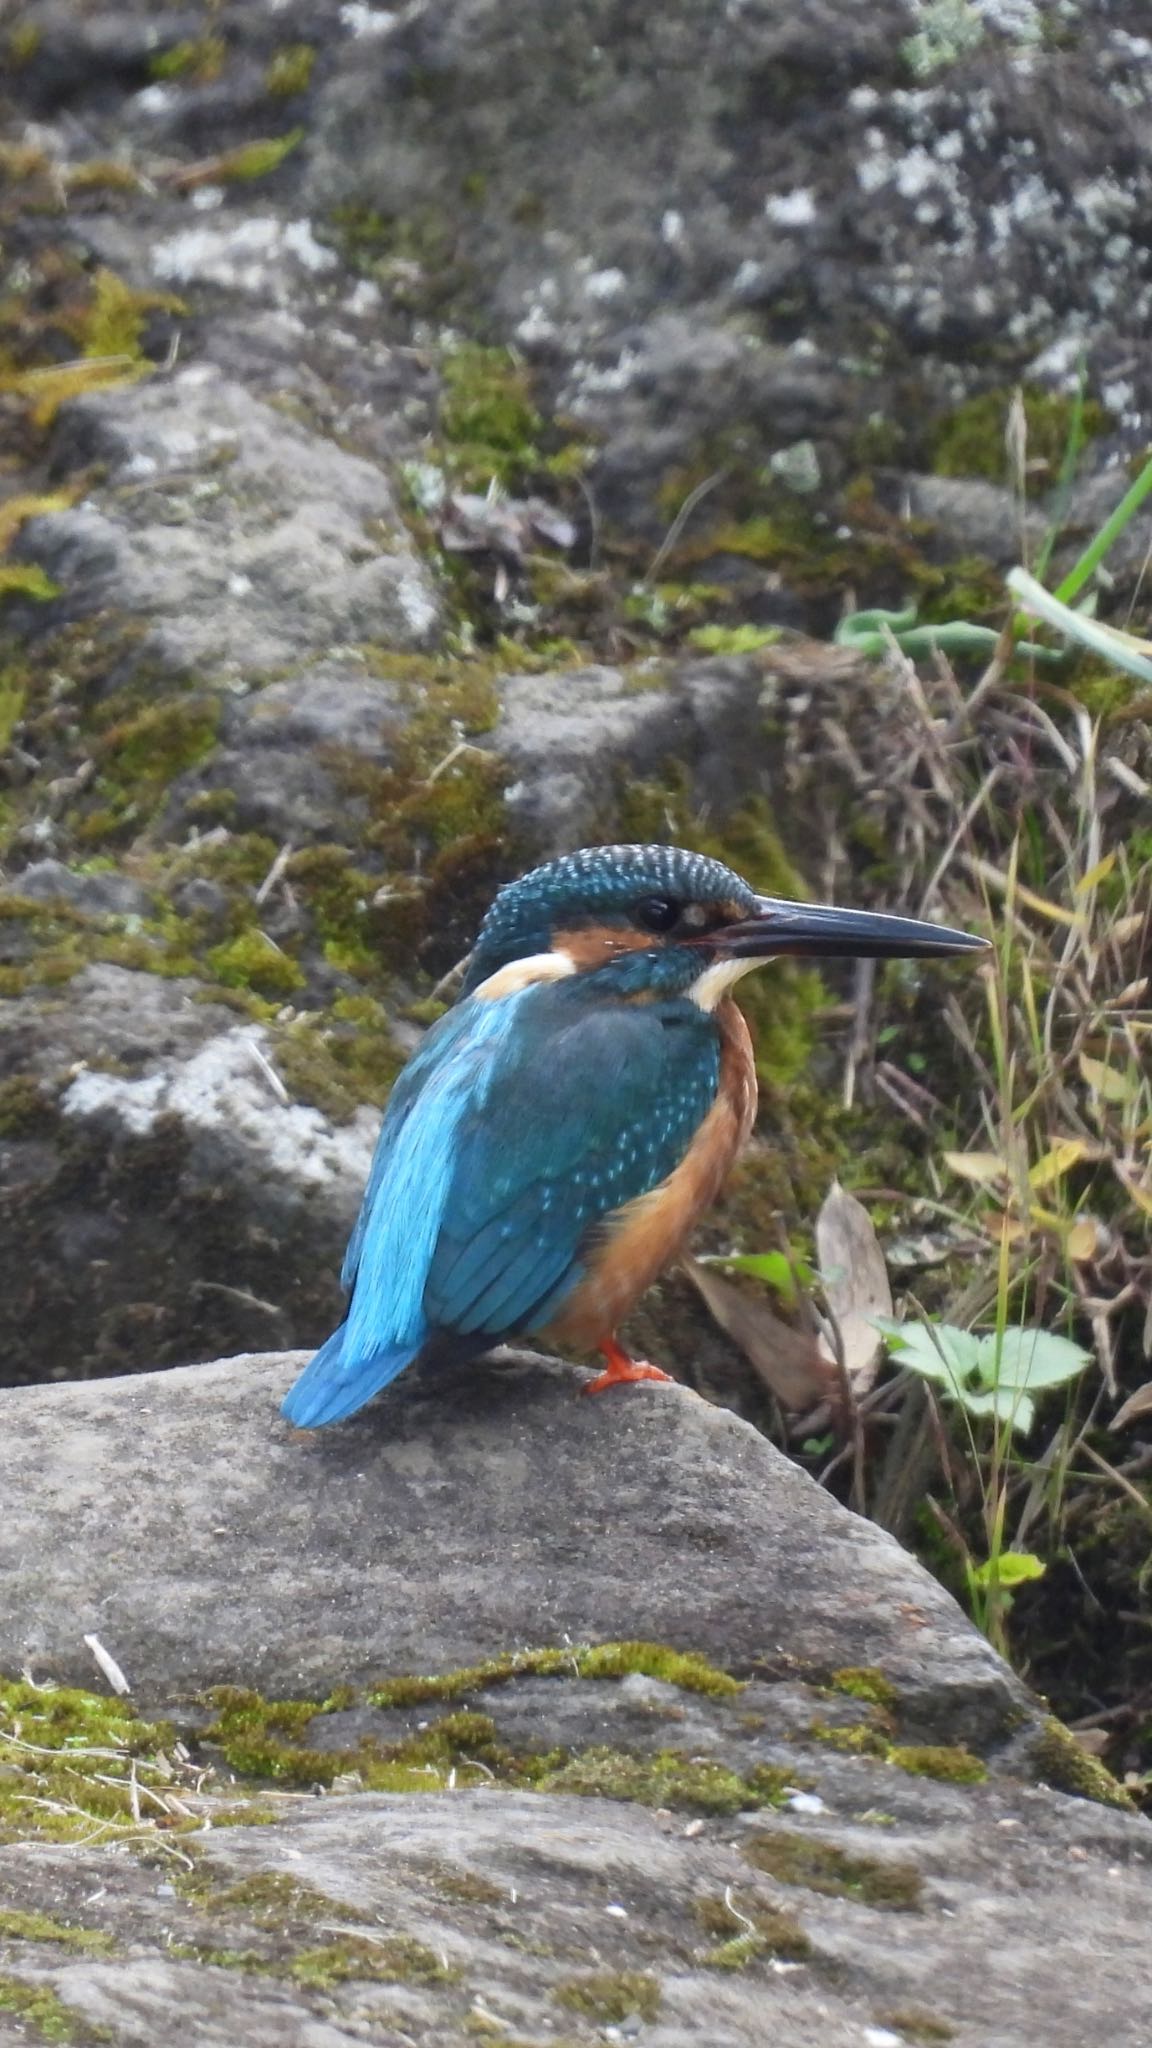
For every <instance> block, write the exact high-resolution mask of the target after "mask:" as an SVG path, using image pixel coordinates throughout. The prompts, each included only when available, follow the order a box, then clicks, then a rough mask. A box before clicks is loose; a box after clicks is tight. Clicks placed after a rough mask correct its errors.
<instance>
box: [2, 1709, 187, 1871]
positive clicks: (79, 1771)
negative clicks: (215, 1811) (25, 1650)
mask: <svg viewBox="0 0 1152 2048" xmlns="http://www.w3.org/2000/svg"><path fill="white" fill-rule="evenodd" d="M171 1741H172V1731H171V1729H170V1728H168V1727H167V1726H166V1725H164V1724H162V1723H159V1724H153V1723H149V1722H146V1721H141V1720H140V1719H139V1718H138V1717H137V1715H136V1713H135V1711H134V1710H133V1708H132V1707H130V1706H128V1705H126V1704H125V1702H124V1701H123V1700H119V1699H114V1698H104V1697H102V1696H100V1695H98V1694H95V1693H86V1692H79V1691H76V1690H74V1689H72V1688H70V1687H66V1686H61V1687H60V1688H58V1689H57V1690H55V1691H42V1690H40V1689H39V1688H38V1687H36V1686H33V1685H28V1684H26V1683H25V1682H23V1681H20V1680H17V1681H6V1680H0V1842H19V1841H37V1840H39V1841H53V1842H72V1841H79V1840H86V1839H90V1838H91V1837H92V1835H93V1834H94V1833H95V1834H96V1835H97V1837H102V1838H103V1839H104V1840H106V1841H111V1840H113V1839H115V1837H116V1836H117V1834H133V1833H139V1832H140V1821H139V1819H138V1818H137V1817H136V1814H135V1813H134V1811H133V1796H132V1777H133V1773H134V1772H135V1774H136V1775H137V1776H138V1777H139V1779H140V1781H141V1783H143V1784H145V1785H147V1784H151V1783H162V1782H165V1781H166V1778H170V1776H171V1770H170V1767H169V1766H163V1765H160V1766H155V1767H154V1766H153V1764H152V1761H151V1759H152V1758H154V1757H156V1756H158V1755H159V1753H160V1752H162V1751H163V1750H164V1749H165V1747H166V1746H167V1745H169V1744H170V1743H171ZM169 1825H171V1826H173V1827H177V1828H179V1827H181V1826H187V1827H192V1826H195V1825H198V1823H195V1822H193V1821H191V1820H189V1821H187V1822H183V1823H180V1822H177V1821H171V1822H170V1823H169Z"/></svg>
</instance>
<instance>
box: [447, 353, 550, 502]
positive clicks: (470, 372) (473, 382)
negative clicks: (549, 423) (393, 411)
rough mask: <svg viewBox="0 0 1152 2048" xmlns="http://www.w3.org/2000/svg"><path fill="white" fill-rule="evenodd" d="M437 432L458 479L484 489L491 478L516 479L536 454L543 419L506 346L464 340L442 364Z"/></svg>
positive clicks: (525, 378) (532, 465)
mask: <svg viewBox="0 0 1152 2048" xmlns="http://www.w3.org/2000/svg"><path fill="white" fill-rule="evenodd" d="M441 369H442V375H443V379H444V396H443V399H442V401H441V406H440V432H441V435H442V438H443V440H444V442H445V444H446V455H447V459H448V462H449V464H450V466H451V469H452V471H453V474H454V476H455V478H456V480H457V482H458V483H460V484H462V485H464V486H465V488H468V489H475V490H485V489H486V488H487V486H488V484H489V483H490V482H491V480H492V478H493V477H495V478H496V479H497V480H498V481H499V482H500V483H502V484H505V485H512V484H515V483H517V482H518V481H519V480H520V479H521V478H522V477H523V476H524V474H525V472H526V471H531V470H533V469H535V468H536V467H537V466H538V464H539V460H540V455H539V447H538V443H539V439H540V435H541V433H542V431H543V426H544V422H543V420H542V419H541V416H540V414H539V412H538V411H537V409H536V405H535V403H534V401H533V397H532V387H531V380H530V378H529V375H528V372H527V371H526V369H525V368H524V365H523V364H522V363H521V362H519V361H518V359H517V358H516V357H515V356H514V355H513V353H512V351H511V350H510V349H506V348H483V347H481V346H480V345H479V344H478V343H476V342H464V343H462V344H461V345H460V346H459V347H456V348H453V349H451V350H450V351H449V352H448V354H447V355H446V356H445V357H444V360H443V363H442V366H441Z"/></svg>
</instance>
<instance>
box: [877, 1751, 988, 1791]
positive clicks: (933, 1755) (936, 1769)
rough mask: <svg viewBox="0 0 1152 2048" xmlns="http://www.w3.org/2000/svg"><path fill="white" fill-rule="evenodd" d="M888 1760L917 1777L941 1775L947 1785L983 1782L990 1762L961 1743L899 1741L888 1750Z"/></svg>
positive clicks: (978, 1783)
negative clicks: (949, 1745) (951, 1744)
mask: <svg viewBox="0 0 1152 2048" xmlns="http://www.w3.org/2000/svg"><path fill="white" fill-rule="evenodd" d="M888 1762H889V1763H890V1764H895V1765H896V1768H897V1770H900V1771H910V1772H911V1773H912V1776H913V1777H916V1778H938V1779H939V1780H940V1781H941V1782H942V1783H943V1784H946V1785H982V1784H983V1783H984V1782H985V1780H986V1779H987V1776H988V1766H987V1764H985V1763H983V1762H982V1761H981V1759H980V1758H979V1757H978V1756H973V1755H972V1753H971V1751H970V1750H967V1749H964V1748H963V1747H962V1746H961V1745H960V1744H956V1745H954V1746H952V1747H948V1746H946V1745H944V1744H941V1743H932V1742H929V1743H902V1744H901V1743H897V1744H895V1745H893V1746H892V1747H891V1748H890V1749H889V1751H888Z"/></svg>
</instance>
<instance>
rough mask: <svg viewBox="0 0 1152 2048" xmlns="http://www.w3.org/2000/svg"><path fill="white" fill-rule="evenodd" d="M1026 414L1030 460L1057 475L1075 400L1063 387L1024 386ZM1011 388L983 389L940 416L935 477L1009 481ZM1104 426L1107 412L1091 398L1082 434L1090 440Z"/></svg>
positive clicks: (933, 461)
mask: <svg viewBox="0 0 1152 2048" xmlns="http://www.w3.org/2000/svg"><path fill="white" fill-rule="evenodd" d="M1023 395H1024V415H1025V419H1026V422H1027V428H1028V441H1027V459H1028V462H1029V463H1030V464H1031V463H1035V462H1040V463H1043V464H1044V465H1045V468H1046V469H1047V472H1048V476H1049V478H1050V479H1053V478H1055V476H1056V475H1057V473H1058V471H1059V469H1060V465H1061V463H1062V461H1063V459H1064V456H1065V453H1066V451H1067V448H1068V444H1069V437H1070V435H1071V433H1072V431H1073V424H1074V418H1075V411H1076V399H1075V397H1074V396H1071V395H1069V394H1068V393H1065V392H1059V391H1045V390H1042V389H1040V388H1039V387H1038V386H1035V385H1025V386H1024V394H1023ZM1012 398H1013V393H1012V391H1011V390H1010V389H1000V390H996V391H983V392H980V393H979V394H978V396H977V397H975V398H969V399H966V400H965V401H964V404H963V405H960V406H957V408H956V410H955V411H954V412H952V413H949V414H948V415H947V416H946V418H944V419H943V420H942V421H941V422H940V424H939V426H938V428H937V430H936V436H935V440H934V443H933V447H932V454H931V465H932V468H933V469H934V470H935V472H936V474H937V475H938V476H982V477H988V478H989V479H990V480H991V482H993V483H1006V482H1010V481H1011V478H1010V476H1009V470H1008V455H1007V452H1006V449H1005V445H1004V435H1005V429H1006V427H1007V423H1008V413H1009V407H1010V406H1011V403H1012ZM1107 425H1108V414H1107V412H1106V411H1105V409H1104V407H1103V406H1102V405H1100V404H1099V403H1098V402H1097V400H1095V399H1091V398H1090V399H1088V400H1087V401H1086V402H1085V404H1084V408H1083V414H1082V420H1081V433H1082V435H1083V438H1084V439H1085V440H1093V439H1095V438H1096V436H1097V435H1099V434H1100V433H1102V432H1103V431H1104V429H1105V428H1106V427H1107Z"/></svg>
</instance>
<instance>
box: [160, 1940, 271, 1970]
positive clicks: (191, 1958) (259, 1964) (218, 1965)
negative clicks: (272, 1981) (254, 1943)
mask: <svg viewBox="0 0 1152 2048" xmlns="http://www.w3.org/2000/svg"><path fill="white" fill-rule="evenodd" d="M165 1953H166V1954H167V1955H170V1956H174V1957H175V1958H176V1961H177V1962H179V1963H202V1964H204V1965H205V1967H206V1968H208V1969H211V1970H247V1971H250V1972H251V1973H252V1974H253V1975H254V1976H271V1975H274V1974H275V1972H274V1968H273V1965H272V1964H271V1963H270V1962H269V1960H268V1958H267V1956H262V1955H261V1954H260V1953H259V1952H258V1950H256V1949H254V1948H221V1947H219V1946H218V1945H217V1944H216V1943H214V1942H210V1941H168V1942H166V1943H165Z"/></svg>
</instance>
